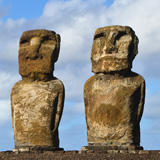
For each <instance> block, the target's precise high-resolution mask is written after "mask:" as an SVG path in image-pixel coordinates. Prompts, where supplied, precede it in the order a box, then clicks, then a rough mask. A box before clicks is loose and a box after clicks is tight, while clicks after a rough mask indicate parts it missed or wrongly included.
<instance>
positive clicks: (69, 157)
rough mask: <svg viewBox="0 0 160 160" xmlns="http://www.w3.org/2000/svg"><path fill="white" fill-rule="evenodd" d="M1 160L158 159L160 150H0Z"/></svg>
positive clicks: (159, 159) (159, 158)
mask: <svg viewBox="0 0 160 160" xmlns="http://www.w3.org/2000/svg"><path fill="white" fill-rule="evenodd" d="M0 159H1V160H42V159H43V160H52V159H54V160H60V159H61V160H92V159H93V160H108V159H109V160H126V159H127V160H130V159H132V160H133V159H134V160H160V150H155V151H153V150H108V151H106V152H101V151H93V150H88V151H41V152H40V151H39V152H38V151H28V152H12V151H5V152H0Z"/></svg>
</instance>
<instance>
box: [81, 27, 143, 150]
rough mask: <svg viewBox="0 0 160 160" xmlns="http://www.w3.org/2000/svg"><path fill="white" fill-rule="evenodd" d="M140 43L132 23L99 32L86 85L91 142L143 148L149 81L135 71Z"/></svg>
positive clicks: (88, 131) (110, 147)
mask: <svg viewBox="0 0 160 160" xmlns="http://www.w3.org/2000/svg"><path fill="white" fill-rule="evenodd" d="M137 45H138V38H137V37H136V35H135V33H134V31H133V30H132V29H131V28H130V27H123V26H110V27H104V28H99V29H97V31H96V32H95V35H94V42H93V47H92V54H91V61H92V71H93V72H94V73H95V75H94V76H93V77H91V78H90V79H89V80H88V81H87V82H86V83H85V85H84V102H85V115H86V123H87V136H88V144H89V146H99V145H101V146H106V147H108V149H129V148H132V149H136V148H137V149H141V147H140V146H139V145H140V126H139V123H140V120H141V116H142V113H143V107H144V97H145V81H144V79H143V77H142V76H140V75H138V74H137V73H134V72H132V71H131V67H132V60H133V59H134V57H135V55H136V54H137ZM91 148H92V149H93V147H91ZM86 149H89V147H86Z"/></svg>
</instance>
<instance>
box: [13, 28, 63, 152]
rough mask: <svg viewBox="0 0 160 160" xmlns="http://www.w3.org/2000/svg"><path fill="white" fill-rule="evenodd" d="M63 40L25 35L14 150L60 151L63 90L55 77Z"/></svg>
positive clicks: (54, 36)
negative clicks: (38, 148) (59, 133)
mask: <svg viewBox="0 0 160 160" xmlns="http://www.w3.org/2000/svg"><path fill="white" fill-rule="evenodd" d="M59 49H60V36H59V35H58V34H56V33H55V32H53V31H48V30H31V31H26V32H24V33H23V34H22V36H21V39H20V48H19V73H20V75H21V76H22V80H21V81H19V82H17V83H16V84H15V85H14V86H13V88H12V92H11V108H12V126H13V131H14V142H15V148H17V149H20V148H26V147H28V148H30V147H32V148H34V147H40V148H41V149H44V150H54V149H58V148H59V136H58V126H59V123H60V119H61V116H62V112H63V105H64V86H63V83H62V82H61V81H60V80H59V79H57V78H56V77H54V76H53V70H54V62H56V61H57V59H58V55H59Z"/></svg>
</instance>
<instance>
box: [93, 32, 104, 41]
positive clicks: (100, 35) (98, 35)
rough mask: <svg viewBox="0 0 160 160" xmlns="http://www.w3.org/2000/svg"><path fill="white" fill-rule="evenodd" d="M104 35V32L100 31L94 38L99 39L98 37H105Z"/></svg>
mask: <svg viewBox="0 0 160 160" xmlns="http://www.w3.org/2000/svg"><path fill="white" fill-rule="evenodd" d="M104 36H105V34H104V33H99V34H97V35H95V37H94V40H95V39H97V38H101V37H104Z"/></svg>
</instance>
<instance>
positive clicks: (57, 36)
mask: <svg viewBox="0 0 160 160" xmlns="http://www.w3.org/2000/svg"><path fill="white" fill-rule="evenodd" d="M56 40H57V43H60V42H61V37H60V35H59V34H56Z"/></svg>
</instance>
